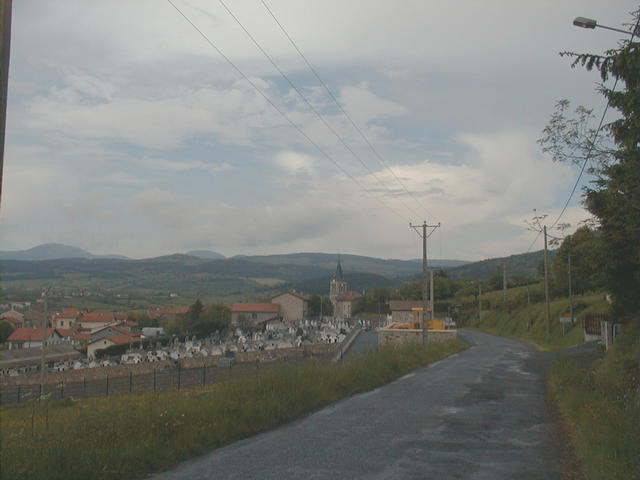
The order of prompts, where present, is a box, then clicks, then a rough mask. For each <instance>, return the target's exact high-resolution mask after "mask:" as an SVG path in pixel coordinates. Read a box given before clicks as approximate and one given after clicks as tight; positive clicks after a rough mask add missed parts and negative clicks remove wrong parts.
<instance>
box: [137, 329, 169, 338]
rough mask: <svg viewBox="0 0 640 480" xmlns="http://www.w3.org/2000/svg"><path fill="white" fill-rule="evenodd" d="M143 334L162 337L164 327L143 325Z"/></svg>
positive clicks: (147, 336) (144, 335) (145, 336)
mask: <svg viewBox="0 0 640 480" xmlns="http://www.w3.org/2000/svg"><path fill="white" fill-rule="evenodd" d="M142 336H143V337H144V338H150V337H162V336H164V328H162V327H143V328H142Z"/></svg>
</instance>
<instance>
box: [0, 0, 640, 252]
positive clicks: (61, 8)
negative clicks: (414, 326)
mask: <svg viewBox="0 0 640 480" xmlns="http://www.w3.org/2000/svg"><path fill="white" fill-rule="evenodd" d="M173 1H174V3H175V5H176V6H177V7H178V8H179V9H180V10H182V12H183V13H184V15H186V16H187V17H188V18H189V19H190V20H191V21H192V22H193V23H194V24H195V25H196V26H197V27H198V28H199V29H200V30H201V31H202V32H203V33H204V34H205V35H206V36H207V37H208V38H209V40H210V41H211V42H212V43H213V44H214V45H215V46H216V47H218V49H220V51H222V52H223V53H224V55H226V56H227V57H228V58H229V59H230V60H231V61H232V62H234V63H235V65H236V66H237V67H238V68H239V69H240V70H241V71H242V72H243V73H244V74H245V75H246V76H247V77H249V79H250V81H251V82H249V81H247V80H246V79H245V78H242V76H241V75H240V74H239V73H238V72H237V71H236V70H235V69H234V68H233V67H232V66H231V65H230V64H229V63H227V61H226V60H225V59H224V58H223V57H222V56H220V54H219V53H218V52H216V50H215V49H214V48H213V47H212V46H211V45H210V44H209V43H207V41H206V40H205V39H203V38H202V36H201V35H200V34H199V33H198V31H197V30H196V29H195V28H194V27H193V26H192V25H190V24H189V23H188V22H187V21H186V20H185V19H184V18H183V17H182V16H181V15H180V13H179V12H178V11H176V9H174V8H173V6H172V5H171V4H170V3H169V2H168V1H165V0H136V1H130V0H123V1H116V0H103V1H86V0H57V1H55V2H51V1H49V0H20V1H15V2H13V26H12V44H11V47H12V51H11V67H10V79H9V105H8V112H7V132H6V154H5V167H4V182H3V191H2V194H3V195H2V209H1V213H0V229H1V230H0V232H1V233H0V249H1V250H20V249H26V248H30V247H33V246H35V245H38V244H41V243H45V242H58V243H65V244H69V245H75V246H78V247H82V248H85V249H87V250H89V251H91V252H92V253H96V254H113V253H117V254H123V255H127V256H130V257H134V258H142V257H151V256H157V255H163V254H170V253H176V252H185V251H188V250H192V249H210V250H215V251H217V252H219V253H222V254H224V255H227V256H230V255H236V254H271V253H292V252H309V251H311V252H332V253H343V254H347V253H352V254H361V255H371V256H377V257H383V258H403V259H406V258H418V257H420V256H421V252H422V250H421V243H420V239H419V238H418V236H417V235H416V234H415V232H413V231H412V230H411V229H410V228H409V225H408V223H409V222H413V223H422V221H423V220H427V221H428V223H429V224H435V223H438V222H440V223H441V228H440V229H438V230H437V231H436V232H435V233H434V234H433V235H432V236H431V237H430V239H429V256H430V257H432V258H455V259H467V260H479V259H483V258H489V257H496V256H505V255H510V254H516V253H523V252H525V251H527V249H528V248H529V246H530V244H531V242H532V241H533V239H534V238H535V235H534V234H533V233H531V232H529V231H527V229H526V228H525V227H526V226H525V223H524V220H526V219H529V218H531V216H532V215H533V212H532V210H533V209H534V208H537V209H538V211H539V212H543V213H548V214H549V216H550V217H551V218H552V219H555V217H556V216H557V215H558V213H559V212H560V210H561V209H562V206H563V205H564V203H565V201H566V200H567V198H568V195H569V192H570V190H571V188H572V186H573V183H574V181H575V179H576V178H577V174H578V171H577V169H576V168H575V167H572V166H569V165H561V164H554V163H553V162H552V161H551V160H550V158H548V157H546V156H545V155H543V154H542V153H541V151H540V147H539V146H538V145H537V144H536V140H537V139H538V138H540V136H541V131H542V129H543V128H544V126H545V125H546V123H547V121H548V119H549V117H550V115H551V113H552V112H553V108H554V104H555V102H556V101H557V100H559V99H562V98H567V99H569V100H571V101H572V103H574V104H575V105H577V104H584V105H586V106H590V107H592V108H594V111H595V112H596V114H597V115H598V116H599V115H600V114H601V112H602V111H603V109H604V106H605V102H604V100H603V98H602V96H600V95H599V94H597V93H596V92H595V88H596V84H597V82H598V80H599V77H598V76H597V74H595V73H589V72H586V71H584V70H583V69H573V70H572V69H571V68H570V61H569V60H568V59H566V58H564V59H563V58H561V57H560V56H559V55H558V52H560V51H562V50H573V51H580V52H583V51H593V52H598V53H600V52H603V51H604V50H606V49H608V48H613V47H615V46H616V42H618V41H619V40H620V39H621V38H623V35H622V34H617V33H614V32H610V31H607V30H602V29H596V30H585V29H581V28H577V27H574V26H572V24H571V23H572V20H573V18H574V17H576V16H586V17H591V18H595V19H597V20H598V21H599V22H600V23H602V24H604V25H610V26H615V27H621V26H622V25H623V24H624V23H627V22H629V21H631V16H630V15H629V12H631V11H632V10H635V9H636V8H637V4H636V3H635V2H634V1H627V0H614V1H608V2H603V1H601V0H598V1H595V0H593V1H591V0H563V1H561V2H558V1H551V0H548V1H547V0H538V1H536V2H524V1H507V0H502V1H471V0H467V1H458V0H449V1H447V2H442V1H435V0H434V1H428V0H419V1H401V0H400V1H394V2H388V1H374V0H366V1H365V0H363V1H355V0H342V1H329V0H322V1H309V0H304V1H300V0H291V1H287V0H265V2H266V4H267V5H268V6H269V8H270V9H271V10H272V12H273V14H274V15H275V16H276V17H277V19H278V20H279V22H280V23H281V24H282V26H283V27H284V28H285V29H286V31H287V32H288V34H289V35H290V37H291V38H292V39H293V40H294V41H295V42H296V44H297V46H298V47H299V49H300V50H301V51H302V53H303V54H304V55H305V56H306V58H307V59H308V60H309V62H310V63H311V64H312V65H313V67H314V68H315V69H316V71H317V72H318V74H319V75H320V77H321V78H322V79H323V80H324V82H325V83H326V85H327V86H328V87H329V89H330V91H331V92H332V94H333V95H334V96H335V98H337V100H338V102H339V103H340V105H341V106H342V108H343V109H344V110H345V111H346V112H347V113H348V114H349V116H350V117H351V118H352V119H353V121H354V122H355V123H356V124H357V126H358V128H359V130H360V131H361V132H362V133H363V134H364V137H365V138H366V141H368V142H369V143H371V145H373V147H374V148H375V153H374V151H373V150H372V149H371V148H370V147H369V146H368V145H367V143H366V141H365V139H363V137H362V136H361V135H360V134H359V133H358V131H357V130H356V129H355V128H354V127H353V125H352V124H351V122H350V121H349V120H348V119H347V118H346V117H345V116H344V115H343V114H342V112H341V111H340V110H339V109H338V107H337V106H336V104H335V103H334V102H333V100H332V98H331V97H330V95H329V94H328V93H327V92H326V91H325V90H324V88H323V87H322V85H321V84H320V83H319V82H318V81H317V79H316V78H315V77H314V75H313V74H312V73H311V72H310V71H309V69H308V68H307V66H306V64H305V63H304V61H303V60H302V58H301V57H300V56H299V55H298V53H297V52H296V50H295V49H294V47H293V46H292V45H291V44H290V43H289V41H288V40H287V38H286V37H285V36H284V34H283V33H282V31H281V30H280V29H279V27H278V25H277V23H276V22H275V21H274V19H273V18H272V17H271V15H270V14H269V12H268V11H267V10H266V9H265V6H264V5H263V3H262V2H261V0H225V4H226V5H227V7H228V8H229V9H230V10H231V11H232V12H233V14H234V15H235V16H236V17H237V18H238V20H240V22H242V24H243V25H244V27H245V28H246V29H247V30H248V31H249V32H250V33H251V35H253V37H254V38H255V39H256V40H257V41H258V42H259V44H260V45H261V47H262V48H263V49H264V50H265V51H266V52H267V53H268V54H269V55H270V56H271V57H272V59H273V61H274V62H275V63H276V64H277V65H278V67H279V68H280V69H281V70H282V71H283V72H284V73H285V74H286V75H287V76H288V77H289V79H290V80H291V81H292V82H293V84H294V85H295V86H296V87H297V88H298V89H299V91H300V92H301V93H302V94H303V95H304V97H305V99H306V101H305V100H303V99H302V98H301V97H300V96H299V95H298V93H296V91H295V90H294V89H292V88H291V86H290V85H289V84H288V83H287V81H286V80H285V79H284V78H283V77H282V76H281V75H280V74H279V73H278V71H277V70H276V69H275V68H274V67H273V65H272V64H271V63H269V61H268V60H267V59H266V58H265V56H264V55H263V54H262V53H261V52H260V50H259V49H258V48H257V47H256V46H255V45H254V44H253V43H252V42H251V40H250V39H249V37H248V36H247V35H246V33H245V32H244V31H243V30H242V28H241V27H240V26H239V25H238V24H237V23H236V22H235V20H234V19H233V17H231V16H230V14H229V13H228V12H227V11H226V10H225V9H224V7H223V5H222V4H221V3H219V2H217V1H213V0H173ZM252 84H253V85H252ZM254 86H255V87H257V88H258V89H259V90H260V92H261V93H260V92H258V91H257V90H256V89H255V88H254ZM265 97H266V98H268V99H269V100H266V99H265ZM270 102H272V103H273V104H274V105H276V106H277V108H278V110H280V112H282V113H283V114H284V115H285V116H286V118H285V117H284V116H282V115H281V114H280V113H279V112H278V110H276V109H275V108H274V107H273V105H271V104H270ZM306 102H309V104H311V105H312V106H313V107H314V109H315V110H316V111H317V112H318V113H319V114H320V118H319V117H318V116H317V115H316V114H315V113H314V112H313V111H312V110H311V109H310V108H309V107H308V106H307V103H306ZM290 122H293V123H294V124H295V125H296V126H297V127H298V128H299V129H300V130H301V131H302V132H304V135H306V137H308V138H305V136H303V135H302V133H300V131H298V130H296V129H295V128H294V127H292V126H291V123H290ZM325 122H326V124H328V125H329V126H330V127H331V129H329V128H327V126H326V125H325ZM333 132H335V134H334V133H333ZM336 134H337V135H336ZM312 142H313V143H312ZM344 144H346V145H347V146H348V147H349V148H348V149H347V148H346V147H345V145H344ZM377 155H380V157H382V159H383V160H384V162H381V161H380V159H379V158H378V156H377ZM363 164H364V165H366V168H365V166H364V165H363ZM398 179H399V180H400V181H398ZM587 216H588V215H587V213H586V212H585V211H584V210H582V208H581V207H580V195H576V197H575V198H574V200H573V201H572V202H571V205H570V208H569V209H568V210H567V213H566V215H565V217H564V218H563V221H568V222H572V223H573V224H574V225H575V224H576V223H577V222H579V221H580V220H582V219H584V218H586V217H587ZM540 248H542V241H541V239H540V240H539V241H538V242H537V243H536V244H535V245H534V246H533V248H532V250H537V249H540Z"/></svg>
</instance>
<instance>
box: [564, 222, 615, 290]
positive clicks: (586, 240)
mask: <svg viewBox="0 0 640 480" xmlns="http://www.w3.org/2000/svg"><path fill="white" fill-rule="evenodd" d="M602 247H603V245H602V237H601V236H600V235H598V233H597V232H595V231H594V230H592V229H591V228H589V227H588V226H582V227H580V228H579V229H577V230H576V231H575V232H574V233H573V234H572V235H569V236H568V237H566V238H565V239H564V241H563V242H562V245H560V248H559V249H558V251H557V252H556V255H555V257H554V259H553V276H554V281H555V285H556V287H557V288H558V289H560V291H561V292H564V293H565V294H566V292H567V291H568V289H569V255H571V285H572V290H573V292H574V293H584V292H587V291H593V290H598V289H602V288H604V278H603V276H602V271H603V267H604V266H603V265H602V264H601V261H602V251H601V250H602Z"/></svg>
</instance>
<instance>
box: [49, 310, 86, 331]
mask: <svg viewBox="0 0 640 480" xmlns="http://www.w3.org/2000/svg"><path fill="white" fill-rule="evenodd" d="M79 316H80V310H78V309H77V308H63V309H62V312H59V313H56V315H55V317H53V328H74V327H75V324H76V320H77V319H78V317H79Z"/></svg>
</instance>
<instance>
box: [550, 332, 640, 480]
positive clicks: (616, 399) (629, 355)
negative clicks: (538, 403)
mask: <svg viewBox="0 0 640 480" xmlns="http://www.w3.org/2000/svg"><path fill="white" fill-rule="evenodd" d="M639 331H640V328H638V325H635V326H632V325H628V326H627V327H626V328H625V329H624V330H623V334H622V335H621V336H620V337H618V339H619V341H618V343H616V345H615V346H614V348H613V349H612V351H610V352H609V353H608V354H607V355H606V357H605V358H604V359H603V360H601V361H598V362H596V363H595V364H594V365H592V366H590V367H589V368H586V369H585V368H581V367H580V366H579V365H578V364H577V363H576V362H575V361H573V360H571V359H567V358H560V359H558V360H556V361H555V363H554V365H553V368H552V371H551V374H550V378H549V387H550V395H551V397H552V398H553V400H554V401H555V403H556V404H557V405H558V408H559V410H560V412H561V415H562V417H563V419H564V421H565V422H566V424H567V426H568V430H569V432H570V433H569V434H570V437H571V443H572V446H573V449H574V451H575V454H576V456H577V458H578V460H579V461H580V463H581V465H582V467H583V470H584V472H583V473H584V476H585V478H587V479H611V480H616V479H619V480H623V479H630V478H640V472H639V471H638V459H639V458H640V457H639V456H638V455H639V454H640V452H639V449H640V437H639V430H638V427H639V423H638V422H639V401H640V399H639V398H638V395H639V390H638V389H639V388H640V366H639V364H638V358H639V355H640V346H639V341H638V337H639Z"/></svg>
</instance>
